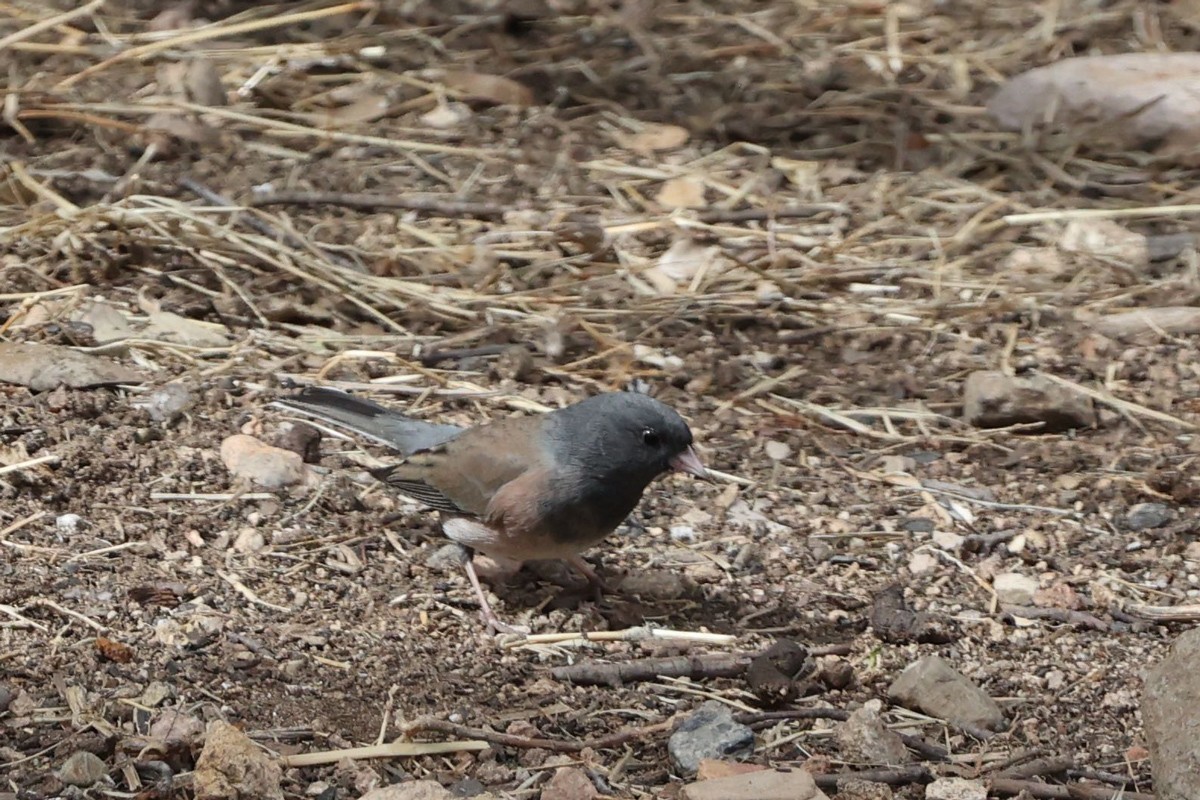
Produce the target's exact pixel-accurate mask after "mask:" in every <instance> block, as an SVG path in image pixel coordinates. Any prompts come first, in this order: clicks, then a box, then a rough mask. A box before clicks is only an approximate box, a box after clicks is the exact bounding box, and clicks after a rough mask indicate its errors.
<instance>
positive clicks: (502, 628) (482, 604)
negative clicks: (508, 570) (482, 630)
mask: <svg viewBox="0 0 1200 800" xmlns="http://www.w3.org/2000/svg"><path fill="white" fill-rule="evenodd" d="M463 552H464V557H463V568H464V569H466V571H467V580H469V581H471V588H472V589H474V590H475V596H476V597H478V598H479V613H480V615H481V616H482V617H483V621H484V624H486V625H487V626H488V630H490V631H493V632H494V633H515V634H519V635H521V636H524V635H526V634H528V633H529V631H526V630H521V629H520V628H517V627H515V626H513V625H509V624H507V623H504V622H501V621H500V618H499V617H497V616H496V612H494V611H492V604H491V603H489V602H488V599H487V593H486V592H484V591H483V586H482V585H481V584H480V583H479V576H478V575H476V574H475V564H474V562H473V561H472V560H471V559H472V556H473V553H472V551H471V548H469V547H464V548H463Z"/></svg>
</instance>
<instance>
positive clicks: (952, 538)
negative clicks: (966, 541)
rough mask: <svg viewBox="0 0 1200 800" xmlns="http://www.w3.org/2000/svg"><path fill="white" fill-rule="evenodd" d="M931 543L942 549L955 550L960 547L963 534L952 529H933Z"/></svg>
mask: <svg viewBox="0 0 1200 800" xmlns="http://www.w3.org/2000/svg"><path fill="white" fill-rule="evenodd" d="M930 538H932V539H933V543H934V544H935V545H937V546H938V547H940V548H941V549H943V550H957V549H958V548H960V547H962V543H963V536H962V534H960V533H955V532H954V531H934V532H933V536H932V537H930Z"/></svg>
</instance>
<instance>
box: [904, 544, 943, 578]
mask: <svg viewBox="0 0 1200 800" xmlns="http://www.w3.org/2000/svg"><path fill="white" fill-rule="evenodd" d="M937 565H938V557H937V556H935V555H934V554H933V553H927V552H925V551H924V550H922V551H921V552H919V553H913V554H912V556H911V557H910V558H909V559H908V571H909V572H911V573H912V574H913V575H924V574H925V573H926V572H932V571H933V570H935V569H937Z"/></svg>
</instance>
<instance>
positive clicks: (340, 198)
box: [247, 192, 504, 219]
mask: <svg viewBox="0 0 1200 800" xmlns="http://www.w3.org/2000/svg"><path fill="white" fill-rule="evenodd" d="M247 205H250V206H254V207H256V208H257V207H261V206H273V205H330V206H344V207H346V208H358V209H365V210H368V211H374V210H377V209H380V208H399V209H403V210H405V211H424V212H427V213H430V214H435V215H437V216H440V217H473V218H475V219H500V218H501V217H503V216H504V209H503V208H501V207H500V206H497V205H493V204H492V203H471V202H468V201H465V200H443V199H441V198H437V197H392V196H387V195H377V194H361V193H355V192H275V193H274V194H270V195H264V196H262V197H254V198H251V200H250V201H249V202H248V203H247Z"/></svg>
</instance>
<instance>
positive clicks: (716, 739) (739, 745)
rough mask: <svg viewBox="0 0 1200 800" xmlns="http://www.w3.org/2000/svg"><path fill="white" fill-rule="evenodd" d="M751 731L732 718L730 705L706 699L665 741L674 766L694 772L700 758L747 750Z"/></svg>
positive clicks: (681, 770) (729, 754)
mask: <svg viewBox="0 0 1200 800" xmlns="http://www.w3.org/2000/svg"><path fill="white" fill-rule="evenodd" d="M753 747H754V731H752V730H750V729H749V728H748V727H746V726H745V725H742V724H740V723H737V722H734V721H733V713H732V712H731V711H730V710H729V706H726V705H725V704H723V703H718V702H717V701H715V700H709V701H708V702H706V703H705V704H704V705H702V706H700V708H698V709H696V711H694V712H692V714H691V715H690V716H689V717H688V718H687V719H685V720H684V721H683V724H681V725H680V726H679V727H678V728H677V729H676V730H675V732H674V733H672V734H671V738H670V739H669V740H668V742H667V752H669V753H670V755H671V761H672V762H673V763H674V764H675V768H676V769H678V770H679V771H680V772H681V773H683V774H685V775H694V774H695V773H696V770H697V769H699V768H700V759H702V758H724V757H726V756H735V755H738V754H741V753H746V752H749V751H750V750H751V749H753Z"/></svg>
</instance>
